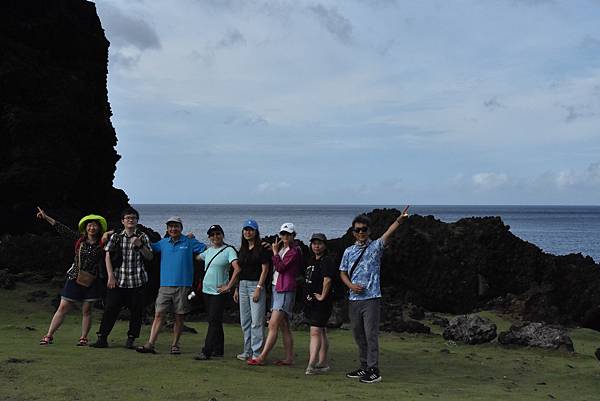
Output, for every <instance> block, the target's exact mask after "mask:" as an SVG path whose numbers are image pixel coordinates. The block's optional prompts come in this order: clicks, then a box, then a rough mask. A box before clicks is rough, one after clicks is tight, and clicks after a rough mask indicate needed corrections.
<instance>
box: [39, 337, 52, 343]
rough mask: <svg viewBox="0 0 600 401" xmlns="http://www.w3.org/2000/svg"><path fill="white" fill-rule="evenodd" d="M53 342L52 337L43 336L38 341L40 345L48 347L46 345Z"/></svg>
mask: <svg viewBox="0 0 600 401" xmlns="http://www.w3.org/2000/svg"><path fill="white" fill-rule="evenodd" d="M53 342H54V337H52V336H44V337H42V339H41V340H40V345H48V344H52V343H53Z"/></svg>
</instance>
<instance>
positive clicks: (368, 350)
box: [349, 298, 380, 369]
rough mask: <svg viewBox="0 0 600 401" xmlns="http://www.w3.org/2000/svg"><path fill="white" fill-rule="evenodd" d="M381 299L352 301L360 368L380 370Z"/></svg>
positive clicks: (353, 330) (352, 319)
mask: <svg viewBox="0 0 600 401" xmlns="http://www.w3.org/2000/svg"><path fill="white" fill-rule="evenodd" d="M379 303H380V299H379V298H371V299H366V300H364V301H350V302H349V312H350V324H351V326H352V334H353V335H354V341H355V342H356V345H357V346H358V356H359V358H360V367H361V368H362V369H366V368H379Z"/></svg>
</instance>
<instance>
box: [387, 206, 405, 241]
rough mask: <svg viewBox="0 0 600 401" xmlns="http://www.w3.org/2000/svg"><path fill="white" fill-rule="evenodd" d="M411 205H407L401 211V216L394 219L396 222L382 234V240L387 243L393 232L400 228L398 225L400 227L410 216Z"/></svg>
mask: <svg viewBox="0 0 600 401" xmlns="http://www.w3.org/2000/svg"><path fill="white" fill-rule="evenodd" d="M409 207H410V206H409V205H407V206H406V207H405V208H404V210H403V211H402V213H400V216H398V217H397V218H396V220H394V222H393V223H392V224H391V225H390V226H389V228H388V229H387V230H386V232H384V233H383V235H382V236H381V242H383V243H384V244H385V243H386V242H387V240H388V239H389V238H390V237H391V236H392V234H393V233H394V232H395V231H396V230H397V229H398V227H400V224H402V222H403V221H404V220H406V219H407V218H408V208H409Z"/></svg>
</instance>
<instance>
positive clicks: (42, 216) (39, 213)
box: [35, 206, 56, 226]
mask: <svg viewBox="0 0 600 401" xmlns="http://www.w3.org/2000/svg"><path fill="white" fill-rule="evenodd" d="M37 210H38V211H37V214H36V215H35V217H37V218H38V219H44V220H46V221H47V222H48V223H50V225H51V226H53V225H55V224H56V220H54V219H53V218H52V217H50V216H48V215H47V214H46V212H44V211H43V210H42V208H41V207H39V206H38V207H37Z"/></svg>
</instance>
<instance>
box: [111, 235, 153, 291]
mask: <svg viewBox="0 0 600 401" xmlns="http://www.w3.org/2000/svg"><path fill="white" fill-rule="evenodd" d="M135 237H139V238H140V240H141V241H142V246H143V247H146V248H148V249H150V239H149V238H148V236H147V235H146V234H145V233H144V232H142V231H140V230H139V229H136V230H135V232H134V233H133V235H132V236H131V237H128V236H127V234H126V233H125V230H123V231H121V232H119V233H114V234H113V235H111V237H110V239H109V240H108V242H107V243H106V246H105V247H104V250H105V251H107V252H121V255H123V263H122V264H121V266H113V274H114V276H115V280H116V281H117V286H118V287H121V288H138V287H141V286H143V285H145V284H146V283H147V282H148V275H147V274H146V270H145V269H144V260H143V259H144V257H143V256H142V254H141V252H140V251H139V250H135V249H133V241H134V239H135ZM119 245H120V246H119ZM119 248H120V249H119Z"/></svg>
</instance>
